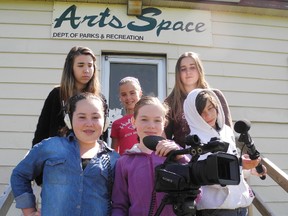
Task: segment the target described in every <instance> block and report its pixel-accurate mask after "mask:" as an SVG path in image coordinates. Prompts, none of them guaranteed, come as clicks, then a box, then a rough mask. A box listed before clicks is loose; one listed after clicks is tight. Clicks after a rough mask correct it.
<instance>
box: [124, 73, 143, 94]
mask: <svg viewBox="0 0 288 216" xmlns="http://www.w3.org/2000/svg"><path fill="white" fill-rule="evenodd" d="M126 83H131V84H133V85H134V86H135V87H136V89H137V90H139V91H142V88H141V85H140V82H139V80H138V79H137V78H136V77H131V76H128V77H124V78H123V79H121V80H120V82H119V86H122V85H124V84H126Z"/></svg>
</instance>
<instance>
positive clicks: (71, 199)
mask: <svg viewBox="0 0 288 216" xmlns="http://www.w3.org/2000/svg"><path fill="white" fill-rule="evenodd" d="M99 142H100V141H99ZM101 146H102V149H101V151H100V152H99V153H98V154H97V155H95V156H94V157H93V158H92V159H91V160H90V162H89V164H88V165H87V166H86V168H85V169H84V170H83V169H82V163H81V158H80V150H79V145H78V142H77V140H76V138H75V136H74V135H73V134H70V135H69V136H68V137H52V138H48V139H46V140H43V141H42V142H40V143H39V144H37V145H35V146H34V147H33V148H32V149H31V151H30V152H29V154H28V155H27V156H26V157H25V158H24V159H23V160H22V161H21V162H20V163H19V164H18V165H17V166H16V167H15V168H14V170H13V172H12V175H11V186H12V190H13V194H14V197H15V201H16V207H17V208H31V207H35V196H34V194H33V191H32V188H31V181H32V180H33V179H34V178H35V177H36V176H38V175H39V174H40V173H41V172H42V171H43V184H42V192H41V199H42V201H41V203H42V208H41V215H42V216H51V215H53V216H66V215H67V216H74V215H75V216H76V215H82V216H93V215H95V216H96V215H97V216H101V215H103V216H107V215H108V214H109V213H108V212H109V210H108V209H110V208H111V202H110V197H109V191H108V190H109V189H108V188H109V185H110V186H112V184H113V181H114V168H115V163H116V160H117V159H118V157H119V155H118V153H116V152H115V151H113V150H111V149H110V148H108V147H107V146H106V144H105V143H104V142H103V143H102V145H101ZM106 153H108V155H109V156H110V165H111V171H112V172H110V174H109V169H108V168H107V167H108V165H107V164H109V163H107V160H105V159H104V157H103V156H105V155H107V154H106ZM109 175H110V176H109Z"/></svg>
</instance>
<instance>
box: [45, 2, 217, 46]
mask: <svg viewBox="0 0 288 216" xmlns="http://www.w3.org/2000/svg"><path fill="white" fill-rule="evenodd" d="M51 28H52V29H51V37H52V38H55V39H88V40H118V41H135V42H136V41H137V42H152V43H171V44H185V45H202V46H211V45H212V33H211V13H210V11H200V10H192V9H191V10H190V9H189V10H188V9H177V8H173V9H172V8H155V7H144V8H143V9H142V15H140V16H128V15H127V6H125V5H110V4H109V5H106V4H95V3H93V4H92V3H90V4H89V3H77V4H72V3H64V2H55V3H54V10H53V21H52V25H51Z"/></svg>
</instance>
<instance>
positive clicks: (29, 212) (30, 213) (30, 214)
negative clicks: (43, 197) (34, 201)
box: [22, 208, 41, 216]
mask: <svg viewBox="0 0 288 216" xmlns="http://www.w3.org/2000/svg"><path fill="white" fill-rule="evenodd" d="M22 213H23V216H41V212H40V211H37V210H36V209H35V208H24V209H22Z"/></svg>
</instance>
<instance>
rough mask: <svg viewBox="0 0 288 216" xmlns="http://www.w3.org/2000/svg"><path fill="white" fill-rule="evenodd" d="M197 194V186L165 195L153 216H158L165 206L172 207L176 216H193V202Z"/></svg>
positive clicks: (194, 210)
mask: <svg viewBox="0 0 288 216" xmlns="http://www.w3.org/2000/svg"><path fill="white" fill-rule="evenodd" d="M198 193H199V187H198V186H197V188H196V187H195V189H191V190H189V191H185V192H181V193H178V192H176V194H173V193H168V194H166V195H165V196H164V197H163V199H162V201H161V204H160V206H159V207H158V209H157V211H156V213H155V215H154V216H159V215H160V214H161V212H162V210H163V208H164V207H165V205H173V211H174V213H175V214H176V215H177V216H195V215H196V207H195V203H194V201H195V199H196V197H197V195H198Z"/></svg>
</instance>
